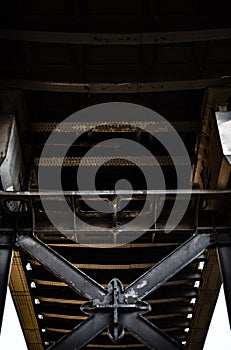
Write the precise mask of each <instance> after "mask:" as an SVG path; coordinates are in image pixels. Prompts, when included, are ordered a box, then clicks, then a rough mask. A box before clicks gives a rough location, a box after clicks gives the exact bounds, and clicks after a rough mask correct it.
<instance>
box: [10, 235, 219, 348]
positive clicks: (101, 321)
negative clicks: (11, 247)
mask: <svg viewBox="0 0 231 350" xmlns="http://www.w3.org/2000/svg"><path fill="white" fill-rule="evenodd" d="M211 244H212V240H211V236H210V234H208V233H202V234H195V235H193V236H192V237H191V238H190V239H189V240H187V241H186V242H185V243H183V244H182V245H181V246H180V247H179V248H177V249H176V250H174V251H173V252H172V253H171V254H169V255H168V256H167V257H165V258H164V259H163V260H161V261H160V262H159V263H158V264H157V265H155V266H154V267H152V268H151V269H149V270H148V271H147V272H146V273H144V274H143V275H142V276H140V277H139V278H138V279H137V280H135V281H134V282H133V283H131V284H130V285H129V286H128V287H126V288H125V289H123V286H122V284H121V282H120V281H119V280H118V279H113V280H112V281H111V282H110V283H109V284H108V288H103V287H102V286H101V285H100V284H98V283H97V282H96V281H94V280H93V279H92V278H90V277H89V276H88V275H86V274H85V273H84V272H82V271H81V270H79V269H78V268H76V267H74V266H73V265H72V264H71V263H70V262H69V261H67V260H66V259H64V258H63V257H62V256H60V255H59V254H58V253H56V252H55V251H53V250H52V249H51V248H49V247H48V246H46V245H45V244H44V243H43V242H41V241H40V240H39V239H37V238H35V237H34V236H29V235H21V236H19V237H18V239H17V242H16V246H17V247H19V248H20V249H21V250H23V251H24V252H26V253H27V254H29V255H30V256H32V257H33V258H35V259H36V260H37V261H39V262H40V263H41V264H42V265H43V266H44V267H46V268H47V269H48V270H49V271H51V272H52V273H53V274H55V275H56V276H57V277H58V278H59V279H61V280H62V281H64V282H66V283H67V284H68V285H69V286H70V287H71V288H72V289H73V290H74V291H75V292H77V293H80V294H81V295H82V296H84V297H86V298H87V299H89V300H90V301H89V302H87V303H86V304H84V305H83V306H82V307H81V310H82V311H83V312H84V313H86V314H88V315H89V316H90V317H89V318H88V319H87V320H86V321H83V322H82V323H80V324H79V325H78V326H77V327H75V328H74V329H73V330H72V332H70V333H69V334H67V335H66V336H64V337H63V338H61V339H60V340H59V341H58V342H57V343H56V344H55V345H53V346H51V347H50V348H49V349H52V350H63V349H68V350H73V349H75V350H77V349H81V348H82V347H83V346H85V345H86V344H88V343H89V342H90V341H91V340H92V339H93V338H94V337H96V336H97V335H98V334H100V333H101V332H102V331H103V330H104V329H105V328H108V332H109V336H110V337H111V339H112V340H113V341H116V340H118V339H119V338H121V337H123V335H124V328H127V329H128V330H129V331H130V333H131V334H133V336H134V337H136V338H137V339H138V340H139V341H141V342H142V343H143V344H144V345H145V346H147V348H149V349H155V350H177V349H178V350H179V349H181V348H182V347H181V346H180V345H179V344H178V343H177V342H176V341H175V340H173V339H172V338H170V337H169V336H167V335H166V334H164V333H163V332H161V331H160V330H159V329H158V328H157V327H156V326H154V325H153V324H152V323H151V322H149V321H148V320H147V319H145V318H144V317H143V316H142V315H143V314H145V313H146V312H148V311H149V310H150V309H151V307H150V305H149V304H148V303H146V302H144V301H143V299H144V298H145V297H147V295H148V294H150V293H152V292H154V291H155V290H156V289H158V288H159V287H161V286H162V285H163V284H164V283H165V282H166V281H168V280H169V279H170V278H171V277H173V276H174V275H175V274H176V273H178V272H179V271H180V270H181V269H183V268H184V267H185V266H186V265H188V264H189V263H190V262H191V261H193V260H194V259H195V258H197V257H198V256H199V255H200V254H201V253H202V252H203V251H204V250H205V249H206V248H207V247H208V246H209V245H211Z"/></svg>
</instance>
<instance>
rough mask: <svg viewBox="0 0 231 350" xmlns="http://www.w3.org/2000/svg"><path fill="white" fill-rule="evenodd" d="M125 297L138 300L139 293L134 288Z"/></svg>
mask: <svg viewBox="0 0 231 350" xmlns="http://www.w3.org/2000/svg"><path fill="white" fill-rule="evenodd" d="M125 297H126V298H128V297H132V298H137V297H138V293H137V292H136V291H135V290H134V289H133V288H132V289H131V290H129V291H128V292H127V293H125Z"/></svg>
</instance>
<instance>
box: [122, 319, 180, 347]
mask: <svg viewBox="0 0 231 350" xmlns="http://www.w3.org/2000/svg"><path fill="white" fill-rule="evenodd" d="M123 322H124V325H125V327H126V328H127V329H128V330H129V331H130V332H131V333H132V335H133V336H134V337H135V338H137V339H138V340H139V341H140V342H141V343H143V344H145V345H146V346H147V348H148V349H153V350H163V349H164V350H180V349H183V348H182V347H181V346H180V345H179V344H178V343H177V342H176V341H175V340H174V339H172V338H170V337H169V336H168V335H166V334H164V333H163V332H161V331H160V330H159V329H158V328H157V327H156V326H155V325H153V324H152V323H151V322H149V321H148V320H146V319H145V318H144V317H143V316H140V315H139V314H138V313H137V314H135V315H134V314H124V315H123Z"/></svg>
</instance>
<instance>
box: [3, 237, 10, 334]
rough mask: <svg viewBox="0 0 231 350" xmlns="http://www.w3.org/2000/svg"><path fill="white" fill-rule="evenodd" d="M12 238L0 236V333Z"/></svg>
mask: <svg viewBox="0 0 231 350" xmlns="http://www.w3.org/2000/svg"><path fill="white" fill-rule="evenodd" d="M11 255H12V238H11V235H10V234H4V233H1V234H0V332H1V326H2V320H3V313H4V307H5V300H6V291H7V285H8V279H9V273H10V264H11Z"/></svg>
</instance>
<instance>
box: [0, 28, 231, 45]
mask: <svg viewBox="0 0 231 350" xmlns="http://www.w3.org/2000/svg"><path fill="white" fill-rule="evenodd" d="M230 38H231V28H215V29H203V30H191V31H171V32H155V33H123V34H114V33H70V32H45V31H33V30H18V29H1V30H0V39H4V40H14V41H25V42H42V43H57V44H80V45H126V46H127V45H129V46H131V45H160V44H164V45H166V44H169V43H186V42H201V41H208V40H223V39H230Z"/></svg>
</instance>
